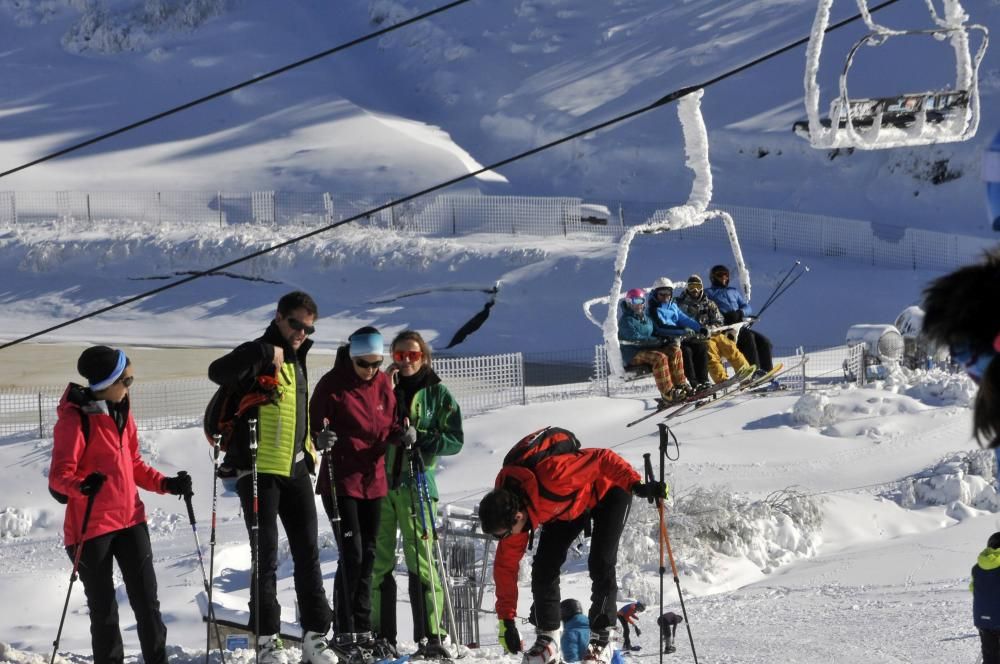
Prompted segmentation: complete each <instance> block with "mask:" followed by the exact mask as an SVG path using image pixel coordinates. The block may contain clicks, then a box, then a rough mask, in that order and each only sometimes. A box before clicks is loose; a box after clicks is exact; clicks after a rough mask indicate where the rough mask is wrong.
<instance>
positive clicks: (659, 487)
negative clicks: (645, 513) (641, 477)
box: [632, 480, 670, 500]
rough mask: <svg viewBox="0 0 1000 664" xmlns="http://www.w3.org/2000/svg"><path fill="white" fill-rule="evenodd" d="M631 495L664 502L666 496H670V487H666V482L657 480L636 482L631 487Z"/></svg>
mask: <svg viewBox="0 0 1000 664" xmlns="http://www.w3.org/2000/svg"><path fill="white" fill-rule="evenodd" d="M632 493H633V494H635V495H636V496H639V497H640V498H646V499H655V498H663V499H664V500H666V498H667V496H668V495H670V487H668V486H667V483H666V482H660V481H659V480H653V481H651V482H636V483H635V484H633V485H632Z"/></svg>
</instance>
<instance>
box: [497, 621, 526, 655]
mask: <svg viewBox="0 0 1000 664" xmlns="http://www.w3.org/2000/svg"><path fill="white" fill-rule="evenodd" d="M499 636H500V645H502V646H503V651H504V652H505V653H515V652H521V635H520V634H518V632H517V623H515V622H514V621H513V620H501V621H500V626H499Z"/></svg>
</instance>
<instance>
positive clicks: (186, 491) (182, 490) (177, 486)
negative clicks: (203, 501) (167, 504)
mask: <svg viewBox="0 0 1000 664" xmlns="http://www.w3.org/2000/svg"><path fill="white" fill-rule="evenodd" d="M160 488H161V489H163V490H164V491H165V492H166V493H169V494H170V495H171V496H187V495H194V491H193V490H192V488H191V476H190V475H188V474H187V473H185V472H184V471H183V470H182V471H180V472H179V473H177V475H176V476H175V477H164V478H163V483H162V484H161V485H160Z"/></svg>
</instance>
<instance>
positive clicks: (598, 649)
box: [580, 631, 615, 664]
mask: <svg viewBox="0 0 1000 664" xmlns="http://www.w3.org/2000/svg"><path fill="white" fill-rule="evenodd" d="M614 654H615V649H614V648H613V647H612V646H611V635H610V633H609V632H607V631H600V632H594V633H593V634H592V636H591V639H590V644H589V645H588V646H587V650H586V652H584V653H583V659H582V660H580V661H581V662H583V664H610V663H611V657H612V656H613V655H614Z"/></svg>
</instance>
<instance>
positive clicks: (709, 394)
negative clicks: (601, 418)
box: [625, 365, 756, 427]
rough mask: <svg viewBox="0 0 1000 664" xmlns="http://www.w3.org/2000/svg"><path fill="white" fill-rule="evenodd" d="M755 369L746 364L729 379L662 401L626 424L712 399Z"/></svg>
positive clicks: (628, 425)
mask: <svg viewBox="0 0 1000 664" xmlns="http://www.w3.org/2000/svg"><path fill="white" fill-rule="evenodd" d="M755 369H756V368H755V367H754V366H753V365H749V366H746V367H744V368H743V369H742V370H741V371H738V372H736V374H735V375H733V376H730V377H729V378H728V379H726V380H724V381H722V382H721V383H716V384H715V385H712V386H711V387H709V388H708V389H706V390H702V391H701V392H695V393H694V394H692V395H691V396H689V397H687V398H686V399H684V400H682V401H672V402H663V401H660V402H659V405H658V406H657V408H656V410H654V411H653V412H651V413H647V414H645V415H643V416H642V417H640V418H638V419H635V420H632V421H631V422H629V423H628V424H626V425H625V426H626V427H631V426H635V425H636V424H639V423H640V422H645V421H646V420H648V419H649V418H651V417H655V416H657V415H660V414H662V413H665V412H667V411H670V409H671V408H673V409H674V410H672V411H670V413H668V415H667V417H668V418H669V417H673V416H674V413H675V412H677V411H680V410H681V408H684V407H685V406H693V405H694V404H696V403H698V402H700V401H704V400H706V399H712V398H713V397H714V396H715V395H717V394H719V393H720V392H723V391H724V390H728V389H731V388H733V387H735V386H737V385H739V384H740V383H741V382H742V381H744V380H746V379H747V378H749V377H750V376H751V375H753V372H754V370H755Z"/></svg>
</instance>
